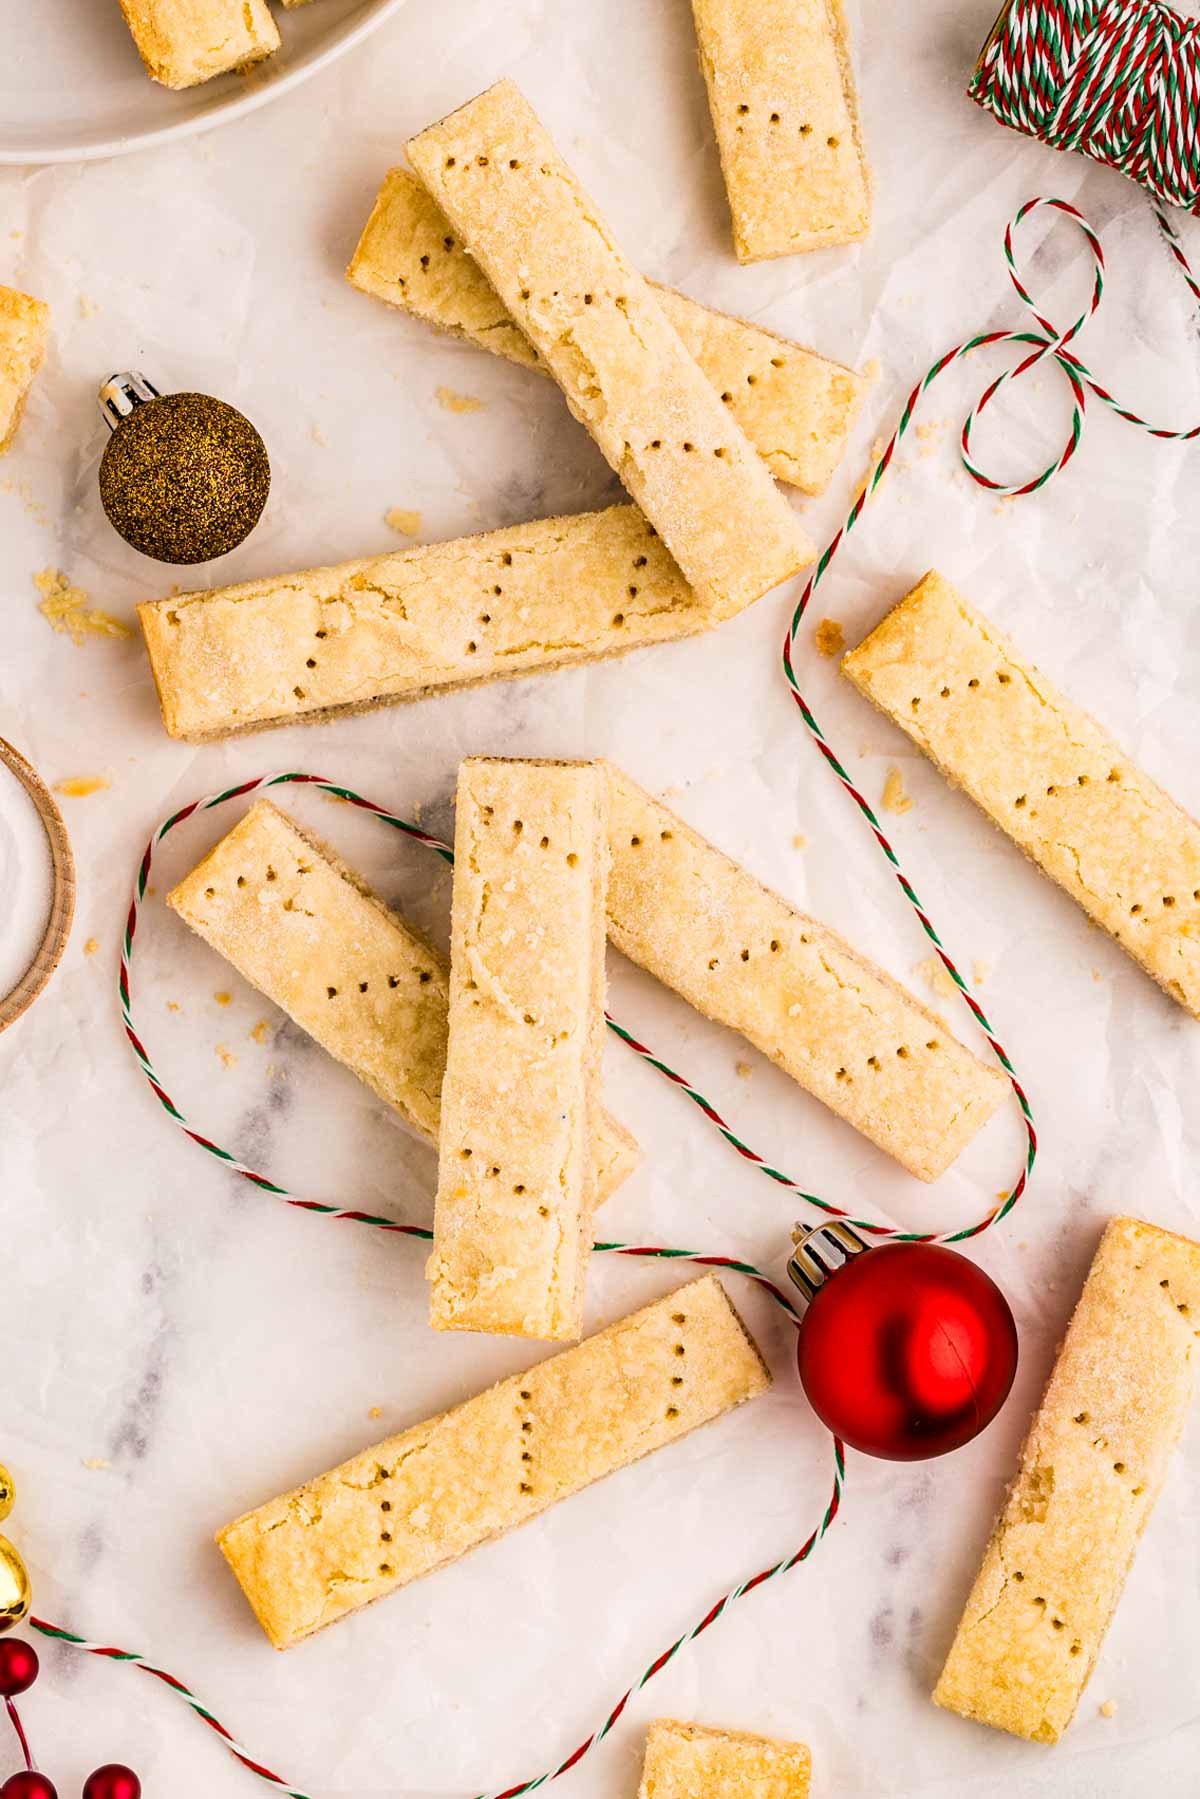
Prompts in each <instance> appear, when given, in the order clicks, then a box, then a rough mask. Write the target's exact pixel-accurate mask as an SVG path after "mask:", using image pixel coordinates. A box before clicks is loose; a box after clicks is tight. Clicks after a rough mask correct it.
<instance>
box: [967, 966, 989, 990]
mask: <svg viewBox="0 0 1200 1799" xmlns="http://www.w3.org/2000/svg"><path fill="white" fill-rule="evenodd" d="M971 972H972V974H973V975H974V977H975V985H976V986H977V987H982V986H983V983H984V982H985V981H986V980H987V978H988V976H989V975H990V974H991V972H992V965H991V963H990V962H980V961H979V960H978V959H976V961H975V962H973V963H972V965H971Z"/></svg>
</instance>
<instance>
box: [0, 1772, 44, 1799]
mask: <svg viewBox="0 0 1200 1799" xmlns="http://www.w3.org/2000/svg"><path fill="white" fill-rule="evenodd" d="M0 1799H58V1788H57V1787H56V1786H55V1784H54V1782H53V1781H52V1780H47V1779H46V1776H45V1775H44V1774H35V1773H34V1772H33V1770H32V1769H29V1770H28V1771H24V1770H23V1771H22V1772H21V1773H20V1774H13V1775H10V1777H9V1778H8V1779H7V1780H6V1781H5V1783H4V1785H3V1786H2V1787H0Z"/></svg>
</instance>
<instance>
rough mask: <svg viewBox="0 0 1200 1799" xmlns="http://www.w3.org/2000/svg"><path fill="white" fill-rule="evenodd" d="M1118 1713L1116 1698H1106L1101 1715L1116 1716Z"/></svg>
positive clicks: (1105, 1716)
mask: <svg viewBox="0 0 1200 1799" xmlns="http://www.w3.org/2000/svg"><path fill="white" fill-rule="evenodd" d="M1116 1715H1117V1702H1116V1700H1115V1699H1106V1700H1105V1701H1104V1704H1103V1705H1102V1706H1101V1707H1100V1716H1101V1717H1102V1718H1115V1717H1116Z"/></svg>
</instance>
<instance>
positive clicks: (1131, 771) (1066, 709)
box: [842, 574, 1200, 1017]
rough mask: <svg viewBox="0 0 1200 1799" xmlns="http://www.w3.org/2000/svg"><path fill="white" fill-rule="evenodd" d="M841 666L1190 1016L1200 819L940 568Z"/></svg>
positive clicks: (1195, 980) (1199, 953)
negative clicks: (1021, 652) (1025, 656)
mask: <svg viewBox="0 0 1200 1799" xmlns="http://www.w3.org/2000/svg"><path fill="white" fill-rule="evenodd" d="M842 672H843V673H844V674H846V675H847V676H849V678H850V680H851V681H852V682H853V683H854V685H855V686H856V687H857V688H858V690H859V692H860V693H864V694H865V695H866V697H867V698H868V699H869V700H872V701H873V702H874V704H875V705H876V706H878V707H879V708H880V710H881V711H883V712H886V713H887V715H888V717H889V718H891V719H893V720H894V721H895V723H896V724H898V725H899V726H900V728H901V729H902V730H904V731H907V732H908V735H909V736H910V737H911V738H912V739H913V742H914V743H916V744H917V746H918V747H919V748H920V749H922V750H924V752H925V754H926V755H927V756H928V757H930V758H931V760H932V761H934V762H935V763H936V764H937V766H938V767H939V768H940V769H941V771H942V773H943V774H944V775H945V776H946V778H947V779H948V780H949V781H951V782H953V784H954V785H955V786H956V787H961V788H962V789H963V791H964V792H965V793H967V794H969V795H970V797H971V798H972V799H973V800H974V801H975V803H976V805H977V806H981V807H982V808H983V810H984V811H985V812H986V813H987V815H988V817H989V818H990V819H991V820H992V823H993V824H996V825H999V827H1000V829H1001V830H1002V831H1006V832H1007V833H1008V835H1009V836H1010V837H1011V838H1012V839H1013V842H1014V843H1016V844H1017V845H1018V847H1019V848H1020V849H1023V850H1024V851H1025V854H1026V855H1027V856H1028V857H1029V858H1030V859H1031V860H1032V861H1034V862H1036V863H1037V865H1038V867H1039V868H1041V869H1042V870H1043V871H1044V872H1045V873H1046V874H1048V875H1049V876H1050V878H1051V880H1052V881H1057V882H1058V885H1059V886H1060V887H1063V888H1065V889H1066V891H1067V892H1068V893H1069V894H1070V895H1071V897H1072V899H1075V900H1077V901H1078V902H1079V904H1080V905H1081V906H1082V907H1083V909H1084V911H1085V912H1086V913H1087V914H1088V916H1089V917H1090V918H1093V919H1094V920H1095V921H1096V923H1097V924H1099V925H1103V926H1104V929H1105V930H1106V931H1110V932H1111V933H1112V935H1113V936H1114V937H1115V938H1116V940H1117V942H1118V943H1119V944H1120V945H1121V947H1122V948H1123V949H1125V950H1127V951H1128V952H1129V954H1130V955H1131V956H1132V957H1133V958H1134V960H1135V961H1137V962H1140V963H1141V965H1142V967H1143V968H1144V969H1145V970H1146V972H1147V974H1150V975H1153V976H1154V979H1155V980H1156V981H1157V982H1158V983H1159V985H1160V986H1162V987H1164V988H1165V989H1166V991H1167V992H1168V993H1169V994H1170V995H1171V997H1172V999H1177V1000H1178V1001H1179V1003H1180V1005H1182V1006H1186V1007H1187V1009H1188V1011H1189V1012H1191V1013H1192V1014H1193V1016H1195V1017H1200V824H1197V822H1196V820H1195V819H1194V818H1191V817H1189V816H1188V814H1187V813H1186V812H1185V811H1184V810H1183V809H1182V807H1180V806H1177V805H1176V803H1175V801H1174V800H1173V799H1172V798H1171V797H1170V795H1169V794H1167V793H1164V792H1163V790H1162V788H1161V787H1159V786H1157V785H1156V784H1155V782H1153V781H1151V780H1150V779H1149V777H1148V776H1147V775H1144V774H1143V773H1142V772H1141V770H1140V769H1139V768H1138V767H1136V765H1135V764H1134V763H1132V762H1131V761H1130V760H1129V758H1128V756H1126V755H1125V754H1124V752H1123V751H1122V750H1121V749H1120V748H1119V747H1118V745H1117V744H1116V743H1114V742H1113V740H1112V738H1111V737H1109V736H1108V734H1107V732H1105V731H1103V730H1101V728H1100V726H1099V725H1098V724H1096V722H1095V721H1094V720H1093V719H1091V718H1089V717H1088V715H1087V713H1085V712H1083V711H1081V710H1080V708H1079V707H1078V706H1075V705H1073V704H1072V703H1071V701H1070V700H1068V699H1064V698H1063V696H1062V694H1060V693H1058V692H1057V691H1056V690H1055V688H1054V687H1053V686H1052V685H1051V684H1050V682H1049V681H1047V680H1045V679H1043V677H1042V676H1041V675H1040V674H1039V673H1038V671H1037V670H1036V669H1035V668H1032V667H1031V666H1030V665H1029V664H1028V663H1026V662H1022V660H1021V659H1020V657H1019V656H1018V654H1017V652H1016V650H1015V649H1014V648H1013V647H1012V645H1011V644H1010V643H1008V642H1007V640H1006V639H1005V638H1004V637H1002V636H1001V634H1000V633H999V632H998V631H997V630H996V629H995V627H994V626H993V625H991V624H990V623H989V621H988V620H987V619H986V618H984V616H983V614H982V613H979V612H976V611H974V610H973V609H972V608H971V606H969V605H968V603H967V601H966V600H965V599H964V598H963V596H962V595H961V594H960V593H958V592H957V591H956V590H955V589H954V588H953V587H951V585H950V583H949V582H948V581H945V580H943V579H942V577H941V576H940V575H938V574H928V575H926V576H925V579H924V580H923V581H922V582H921V583H920V584H919V585H918V586H917V587H915V588H914V589H913V591H912V592H911V593H910V594H909V595H908V596H907V597H906V598H905V599H903V600H902V601H901V602H900V604H899V605H898V606H897V607H895V609H894V610H893V611H892V612H890V613H889V614H888V616H887V617H886V618H885V619H884V620H883V623H882V624H880V625H878V626H877V627H876V628H875V630H874V631H872V632H871V634H870V636H869V637H867V638H865V639H864V641H863V642H862V643H860V644H859V646H858V648H857V649H856V650H852V651H851V652H850V654H849V655H848V656H847V657H846V658H845V660H844V662H843V663H842Z"/></svg>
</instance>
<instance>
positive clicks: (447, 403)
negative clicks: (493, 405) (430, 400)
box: [435, 387, 484, 413]
mask: <svg viewBox="0 0 1200 1799" xmlns="http://www.w3.org/2000/svg"><path fill="white" fill-rule="evenodd" d="M435 398H436V400H437V403H438V405H439V406H440V407H441V408H442V410H443V411H444V412H459V413H463V412H482V411H483V406H484V402H483V401H482V400H480V399H479V398H477V396H476V395H475V394H459V393H455V391H454V389H453V388H452V387H439V388H438V390H437V393H436V395H435Z"/></svg>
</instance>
